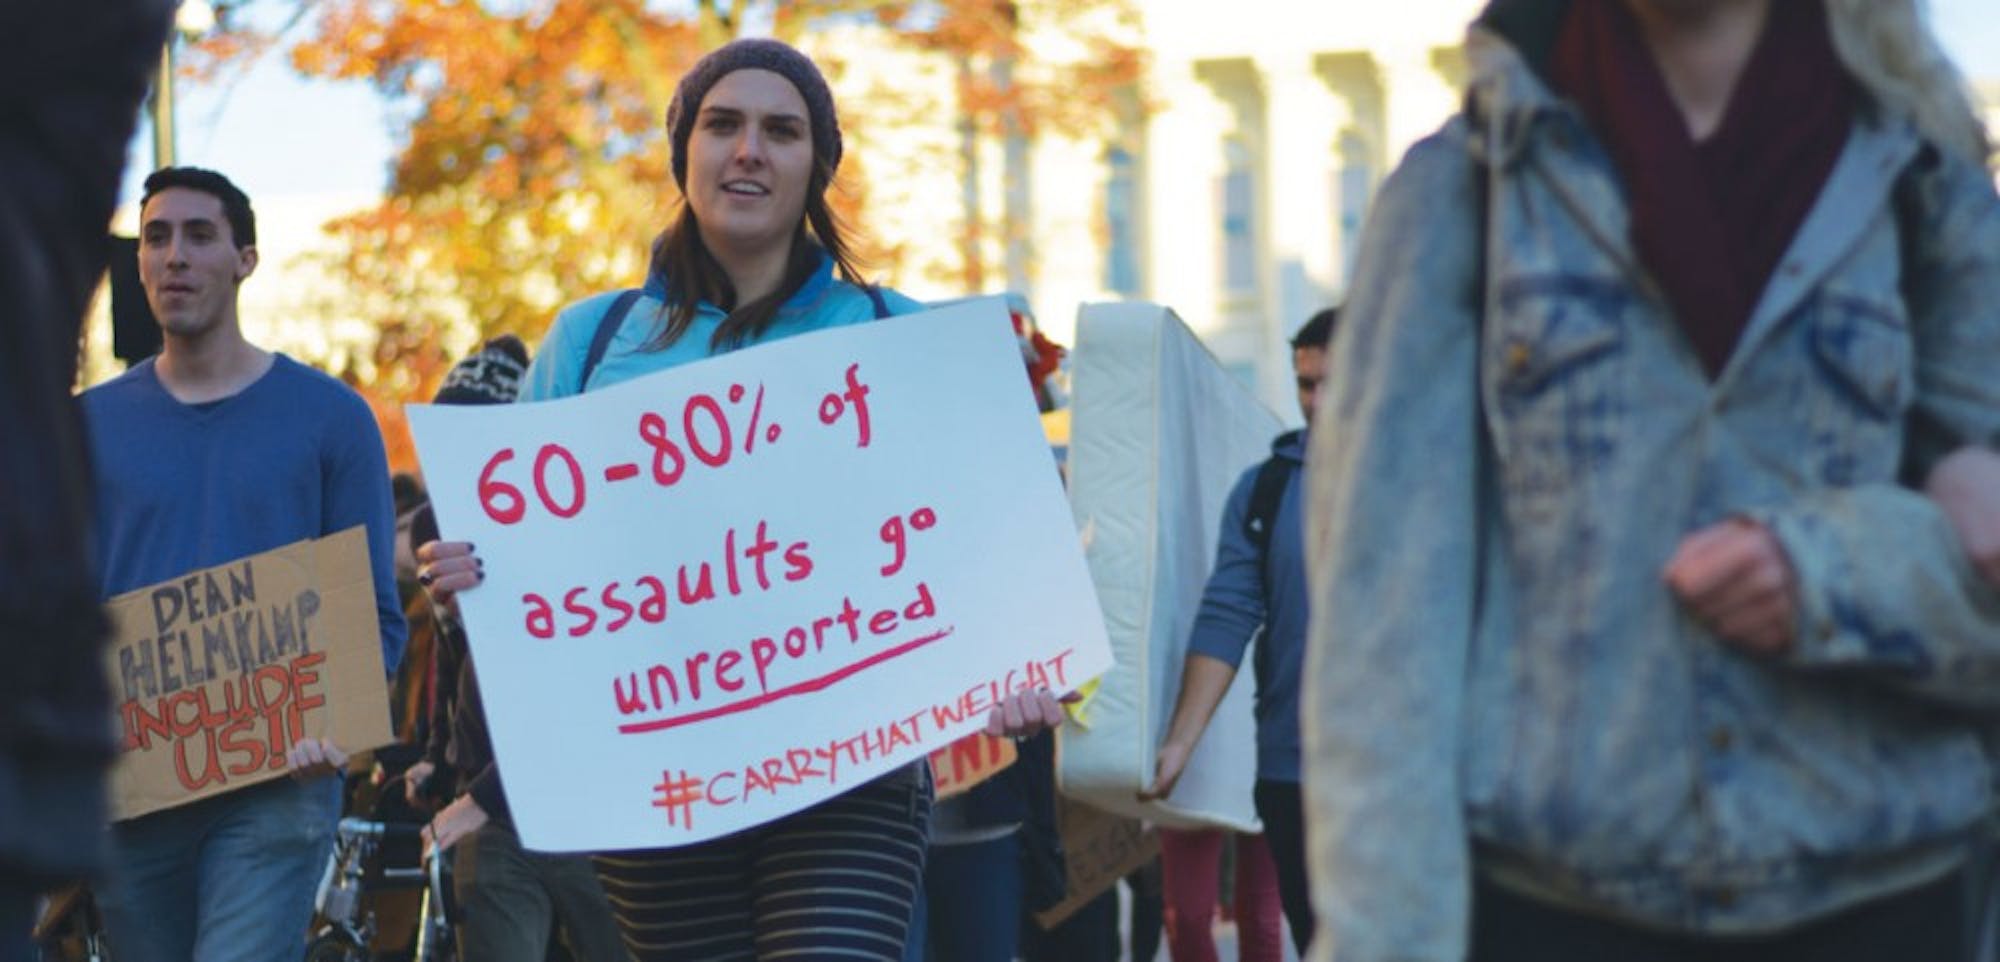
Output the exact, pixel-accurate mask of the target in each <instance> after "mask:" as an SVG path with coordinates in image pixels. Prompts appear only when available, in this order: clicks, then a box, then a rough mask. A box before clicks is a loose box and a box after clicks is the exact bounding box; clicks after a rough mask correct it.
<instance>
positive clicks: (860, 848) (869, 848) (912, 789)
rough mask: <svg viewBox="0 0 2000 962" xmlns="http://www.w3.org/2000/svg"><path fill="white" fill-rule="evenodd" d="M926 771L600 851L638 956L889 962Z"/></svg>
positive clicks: (919, 827)
mask: <svg viewBox="0 0 2000 962" xmlns="http://www.w3.org/2000/svg"><path fill="white" fill-rule="evenodd" d="M930 810H931V786H930V779H929V773H928V772H927V771H926V772H922V773H921V774H920V775H918V776H917V777H912V775H911V773H909V772H900V771H899V772H894V773H891V774H889V775H886V776H884V777H882V778H879V779H876V780H875V781H873V782H869V783H868V784H866V785H862V786H860V787H858V788H855V789H853V790H852V791H849V792H847V793H846V794H844V795H840V796H837V797H835V798H831V799H828V800H826V801H824V802H821V803H820V804H818V805H815V806H813V807H812V808H809V809H806V810H805V811H803V812H799V813H797V814H794V815H790V816H787V817H785V818H782V819H779V820H778V821H776V822H772V823H770V824H768V825H760V826H758V827H756V828H752V829H746V830H744V831H741V832H737V833H736V834H734V835H729V836H725V837H723V838H719V839H714V840H712V841H708V842H702V843H699V844H696V845H690V846H686V847H683V848H673V849H660V850H655V851H647V852H633V853H626V854H618V855H599V856H597V857H596V861H597V876H598V879H599V880H601V881H602V882H603V883H604V892H605V895H606V896H607V897H608V898H609V899H610V902H611V911H612V914H613V915H615V916H616V917H617V919H618V928H619V930H620V931H621V932H623V933H624V936H625V945H626V947H627V948H629V949H631V951H632V957H633V959H635V960H636V962H653V960H663V962H664V960H669V959H671V960H674V962H684V960H718V962H720V960H752V962H769V960H775V959H825V958H836V959H880V960H884V962H897V960H900V959H901V958H902V957H903V942H904V938H905V935H906V934H907V932H908V929H909V925H910V907H911V905H912V904H913V902H914V900H915V898H916V892H917V888H918V886H920V885H922V884H923V870H924V848H925V839H926V836H927V834H928V831H929V825H930Z"/></svg>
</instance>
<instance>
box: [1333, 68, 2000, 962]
mask: <svg viewBox="0 0 2000 962" xmlns="http://www.w3.org/2000/svg"><path fill="white" fill-rule="evenodd" d="M1468 50H1469V53H1470V54H1471V56H1472V60H1473V67H1474V76H1475V80H1474V84H1473V93H1472V101H1471V102H1472V105H1473V108H1474V115H1475V116H1477V117H1478V118H1480V122H1479V123H1478V124H1473V123H1469V122H1468V121H1467V120H1466V119H1464V118H1459V119H1454V120H1453V121H1452V122H1450V123H1449V124H1448V125H1447V126H1446V127H1445V128H1444V129H1443V130H1442V131H1440V132H1439V133H1437V134H1435V135H1433V136H1431V137H1430V138H1428V139H1426V140H1424V141H1422V142H1421V143H1419V144H1418V145H1417V146H1415V147H1414V148H1412V150H1411V151H1410V153H1409V155H1408V156H1407V157H1406V158H1405V159H1404V161H1403V164H1402V166H1401V167H1400V168H1399V169H1398V170H1397V171H1396V172H1395V174H1394V175H1393V176H1392V177H1391V178H1390V179H1389V180H1388V182H1387V183H1386V184H1385V185H1384V187H1383V189H1382V192H1381V194H1380V197H1379V199H1378V200H1377V201H1376V207H1375V210H1374V211H1373V213H1372V214H1371V219H1370V222H1369V225H1368V227H1367V229H1366V231H1365V233H1364V236H1363V241H1362V250H1361V252H1360V258H1359V261H1358V262H1357V264H1356V269H1355V272H1354V277H1355V278H1356V279H1357V282H1356V285H1355V287H1354V289H1353V290H1352V292H1351V294H1350V297H1349V300H1348V304H1347V311H1346V313H1345V315H1344V317H1343V321H1344V323H1343V325H1342V329H1341V331H1340V333H1339V334H1338V335H1336V339H1335V342H1334V345H1333V350H1332V352H1331V354H1330V361H1331V366H1330V367H1331V369H1330V370H1329V371H1328V375H1329V376H1328V384H1330V385H1332V386H1333V389H1332V390H1331V391H1329V392H1328V395H1327V397H1325V398H1323V399H1322V405H1323V406H1322V409H1321V411H1320V412H1319V414H1318V416H1317V419H1316V423H1317V424H1318V425H1319V428H1320V430H1318V431H1317V432H1315V438H1314V442H1313V449H1312V452H1311V458H1310V460H1311V463H1312V472H1313V478H1314V480H1313V485H1314V490H1313V491H1312V494H1311V498H1310V500H1311V506H1310V509H1309V516H1310V521H1309V525H1308V527H1309V530H1310V531H1311V532H1312V540H1313V544H1312V547H1311V549H1310V583H1311V585H1312V592H1313V600H1314V607H1313V626H1312V630H1311V641H1310V645H1309V648H1310V650H1309V653H1308V656H1307V659H1306V662H1307V664H1306V682H1305V686H1306V687H1305V704H1306V705H1308V706H1310V707H1309V709H1308V711H1307V714H1306V715H1305V717H1304V734H1305V751H1306V759H1307V765H1306V768H1307V776H1308V777H1307V784H1306V791H1305V797H1306V799H1307V802H1308V805H1309V809H1308V812H1307V814H1308V817H1309V818H1310V819H1311V821H1312V823H1313V826H1314V832H1313V834H1312V837H1311V839H1310V842H1311V848H1312V851H1311V858H1312V864H1313V865H1314V867H1315V875H1314V879H1313V884H1314V887H1315V891H1314V904H1315V908H1316V910H1317V914H1318V917H1319V919H1320V924H1321V925H1322V927H1323V928H1322V931H1323V933H1325V934H1326V935H1330V936H1331V938H1330V939H1329V938H1324V937H1323V938H1322V939H1321V940H1320V942H1319V944H1318V946H1317V948H1316V951H1315V953H1314V958H1315V959H1318V960H1321V962H1325V960H1328V959H1339V960H1342V962H1355V960H1384V959H1424V960H1433V959H1434V960H1441V962H1445V960H1450V962H1455V960H1458V959H1461V958H1463V956H1464V951H1465V937H1466V921H1467V910H1468V905H1467V902H1468V895H1467V893H1468V878H1469V875H1470V873H1471V871H1473V870H1474V869H1475V867H1476V868H1477V869H1479V870H1481V871H1483V872H1486V873H1487V874H1488V875H1489V876H1490V877H1492V878H1493V879H1495V880H1496V881H1497V882H1499V883H1501V884H1503V885H1507V886H1510V887H1512V888H1515V889H1517V890H1523V891H1527V892H1529V893H1530V894H1534V895H1537V896H1540V897H1543V898H1545V899H1551V900H1555V901H1557V902H1559V903H1562V904H1566V905H1570V906H1572V907H1577V908H1583V909H1586V910H1588V911H1591V912H1595V913H1600V914H1608V915H1610V916H1613V917H1616V918H1622V919H1626V920H1630V921H1633V922H1637V923H1642V924H1646V925H1652V926H1657V927H1662V928H1666V929H1670V930H1679V931H1689V932H1699V933H1747V932H1759V931H1769V930H1774V929H1778V928H1782V927H1786V926H1789V925H1793V924H1795V923H1798V922H1801V921H1804V920H1807V919H1810V918H1814V917H1818V916H1822V915H1824V914H1826V913H1829V912H1832V911H1835V910H1838V909H1840V908H1842V907H1845V906H1848V905H1851V904H1854V903H1856V902H1858V901H1861V900H1865V899H1869V898H1873V897H1877V896H1881V895H1884V894H1887V893H1890V892H1894V891H1898V890H1902V889H1907V888H1909V887H1911V886H1913V885H1915V884H1918V883H1921V882H1924V881H1927V880H1930V879H1933V878H1936V877H1938V876H1940V875H1942V874H1943V873H1944V872H1946V871H1949V870H1950V869H1951V868H1952V867H1953V866H1954V865H1955V864H1957V862H1958V861H1959V860H1960V859H1961V858H1962V854H1963V844H1962V843H1963V840H1964V839H1965V838H1966V836H1967V834H1968V832H1969V831H1970V830H1971V829H1972V828H1973V826H1974V825H1975V824H1977V823H1978V822H1979V821H1980V820H1981V819H1982V818H1985V817H1986V816H1987V815H1988V814H1989V813H1990V812H1992V810H1993V808H1994V787H1995V784H1994V783H1995V780H1994V767H1993V763H1992V760H1991V759H1989V758H1988V756H1987V755H1986V753H1985V752H1984V751H1983V750H1982V748H1981V745H1980V741H1979V739H1978V737H1977V734H1976V732H1977V729H1978V726H1979V725H1980V724H1981V716H1982V714H1984V715H1985V718H1986V719H1987V720H1988V721H1989V722H1990V717H1991V715H1990V713H1991V712H1992V711H1994V709H1995V708H1996V707H2000V592H1995V591H1994V590H1993V589H1992V588H1990V587H1989V586H1987V585H1985V584H1984V583H1983V582H1981V581H1980V580H1979V579H1978V578H1977V577H1976V576H1975V575H1974V573H1973V571H1972V569H1971V567H1970V565H1969V563H1968V562H1967V560H1966V558H1965V557H1964V553H1963V550H1962V549H1961V547H1960V546H1959V544H1958V542H1957V540H1956V537H1955V534H1954V532H1953V531H1952V529H1951V528H1950V527H1949V525H1948V524H1947V522H1946V521H1945V519H1944V517H1943V516H1942V514H1941V513H1940V511H1939V510H1938V509H1937V507H1936V506H1935V505H1934V504H1933V503H1932V502H1930V501H1929V500H1927V499H1926V498H1924V497H1922V496H1920V495H1919V494H1917V493H1915V492H1912V491H1910V490H1908V489H1906V488H1904V487H1900V486H1898V484H1897V478H1898V471H1899V466H1900V465H1901V462H1902V459H1903V456H1904V454H1905V452H1906V451H1908V450H1916V451H1919V452H1936V451H1938V450H1942V449H1945V448H1948V447H1950V446H1951V445H1952V444H1954V443H1958V442H1960V441H1963V440H1967V439H1978V440H1983V441H1987V442H1993V441H1995V440H2000V199H1996V197H1995V194H1994V187H1993V183H1992V181H1991V179H1990V177H1989V175H1988V174H1987V172H1985V171H1984V170H1981V169H1980V168H1979V167H1978V166H1976V165H1975V164H1973V163H1971V162H1969V161H1968V160H1965V159H1963V158H1959V157H1956V156H1951V155H1948V154H1944V153H1942V152H1940V151H1938V150H1936V149H1933V148H1931V147H1929V146H1927V145H1926V144H1924V143H1923V142H1922V141H1920V140H1919V138H1918V137H1917V136H1916V134H1915V133H1914V132H1913V130H1912V129H1911V128H1909V127H1908V126H1907V125H1906V124H1905V123H1904V122H1903V121H1901V120H1900V119H1899V118H1897V117H1894V116H1885V115H1882V114H1880V113H1878V112H1876V111H1874V110H1872V109H1871V110H1868V111H1866V112H1864V113H1862V114H1861V115H1860V116H1857V118H1856V122H1855V126H1854V130H1853V134H1852V136H1851V137H1850V139H1849V141H1848V143H1847V145H1846V146H1845V148H1844V150H1843V152H1842V154H1841V156H1840V158H1839V160H1838V162H1837V163H1836V165H1835V167H1834V169H1833V171H1832V172H1831V174H1830V175H1829V177H1828V180H1827V183H1826V185H1825V187H1824V188H1823V190H1822V191H1821V196H1820V198H1819V200H1818V201H1817V203H1816V206H1815V207H1814V209H1813V210H1812V212H1811V213H1810V215H1809V216H1808V217H1807V219H1806V221H1805V222H1804V224H1803V225H1802V226H1801V227H1800V229H1799V231H1798V234H1797V236H1796V237H1795V238H1794V240H1793V243H1792V246H1791V248H1790V249H1789V251H1788V252H1787V253H1786V255H1785V257H1784V258H1783V260H1782V261H1781V262H1780V265H1779V267H1778V269H1777V270H1776V271H1775V272H1774V274H1773V276H1772V278H1771V280H1770V282H1769V284H1768V286H1767V287H1766V289H1765V290H1764V292H1763V296H1762V299H1761V301H1760V302H1759V303H1758V305H1757V307H1756V309H1755V312H1754V313H1753V315H1752V317H1751V318H1750V321H1749V326H1748V328H1747V329H1746V331H1745V333H1744V335H1743V337H1742V340H1741V342H1740V343H1739V345H1738V347H1737V349H1736V352H1735V354H1734V356H1732V358H1731V359H1730V360H1729V363H1728V365H1727V367H1726V368H1725V369H1724V370H1723V371H1722V373H1721V374H1720V375H1719V376H1718V377H1717V378H1715V379H1714V380H1713V381H1712V382H1711V380H1710V379H1709V378H1708V377H1707V376H1705V375H1704V373H1703V370H1702V367H1701V364H1700V363H1699V362H1698V361H1697V359H1696V357H1695V355H1694V353H1693V351H1692V350H1691V349H1690V348H1689V347H1688V345H1687V343H1686V341H1685V340H1684V338H1683V337H1682V335H1681V333H1680V330H1679V328H1678V325H1677V324H1676V323H1675V321H1674V319H1673V317H1672V316H1671V315H1670V314H1669V311H1668V308H1667V307H1666V305H1665V304H1664V302H1663V301H1662V299H1661V297H1660V295H1659V293H1658V289H1657V286H1656V285H1655V284H1653V283H1652V282H1651V281H1650V280H1649V279H1648V278H1647V277H1646V276H1645V274H1644V272H1643V270H1642V268H1641V267H1640V266H1639V262H1638V260H1637V258H1636V256H1635V254H1634V252H1633V248H1632V245H1631V242H1630V239H1629V237H1630V232H1629V230H1628V220H1629V213H1628V210H1627V207H1626V205H1625V202H1624V200H1623V197H1622V195H1621V192H1620V187H1619V182H1618V179H1617V176H1616V173H1615V171H1614V170H1613V168H1612V165H1611V162H1610V160H1609V159H1608V156H1607V154H1606V152H1605V151H1604V149H1603V148H1602V147H1601V146H1600V144H1599V142H1598V141H1597V140H1596V138H1595V136H1594V135H1593V134H1592V133H1591V131H1589V130H1588V129H1587V128H1586V127H1585V124H1584V122H1583V120H1582V117H1581V115H1580V114H1579V113H1578V112H1577V111H1576V110H1575V109H1574V108H1573V107H1572V106H1570V105H1569V104H1567V103H1565V102H1562V101H1560V100H1558V99H1557V98H1556V97H1555V96H1554V95H1553V94H1552V93H1551V92H1550V91H1549V90H1548V88H1547V87H1546V86H1545V85H1544V84H1543V83H1542V81H1541V80H1540V79H1539V78H1538V77H1537V76H1536V74H1535V73H1534V72H1533V70H1532V69H1531V67H1530V66H1529V65H1528V64H1526V63H1525V62H1524V61H1523V60H1522V59H1521V57H1520V56H1519V55H1518V54H1517V53H1516V51H1515V49H1514V48H1512V47H1510V46H1508V45H1507V44H1506V43H1505V42H1503V41H1501V40H1500V39H1499V38H1497V37H1495V36H1493V35H1491V34H1489V33H1486V32H1485V31H1483V30H1480V29H1475V31H1474V37H1473V41H1472V43H1471V44H1470V45H1469V47H1468ZM1475 177H1485V178H1488V181H1487V186H1486V187H1485V189H1484V190H1483V191H1482V190H1481V189H1479V188H1476V187H1475V181H1474V178H1475ZM1482 193H1483V194H1484V196H1485V197H1486V198H1487V199H1488V200H1489V201H1490V206H1489V208H1488V210H1489V213H1488V215H1487V216H1486V217H1485V218H1482V217H1481V216H1480V215H1479V213H1478V207H1477V206H1476V205H1477V203H1478V201H1479V199H1480V197H1481V195H1482ZM1482 224H1483V225H1484V227H1485V231H1486V234H1485V237H1486V238H1490V239H1491V240H1492V243H1491V245H1490V247H1487V248H1486V250H1487V251H1488V253H1487V255H1486V258H1485V262H1484V264H1485V266H1484V271H1483V275H1482V270H1481V250H1482V247H1481V244H1480V241H1481V240H1482V239H1483V238H1482V237H1481V227H1482ZM1482 276H1483V278H1484V284H1483V285H1482V284H1481V278H1482ZM1489 445H1490V446H1489ZM1482 451H1484V452H1485V453H1482ZM1738 515H1740V516H1748V517H1751V518H1755V519H1757V520H1760V521H1762V522H1764V523H1765V524H1767V525H1768V526H1769V527H1770V529H1771V530H1772V531H1773V532H1775V533H1776V535H1777V537H1778V539H1779V541H1780V542H1781V543H1782V545H1783V548H1784V550H1785V552H1786V553H1787V555H1788V556H1789V558H1790V561H1791V564H1792V567H1793V570H1794V573H1795V575H1796V579H1797V586H1798V591H1797V595H1796V601H1797V608H1798V613H1799V620H1798V626H1799V634H1798V637H1797V641H1796V645H1795V648H1794V649H1793V650H1792V652H1791V653H1790V654H1789V655H1787V656H1784V657H1782V658H1779V659H1775V660H1769V661H1765V660H1758V659H1754V658H1750V657H1747V656H1745V655H1742V654H1739V653H1737V652H1736V651H1735V650H1733V649H1731V648H1730V647H1728V646H1727V645H1725V644H1723V643H1722V642H1720V641H1719V640H1718V639H1717V638H1716V637H1715V636H1713V635H1712V634H1710V633H1709V632H1708V631H1706V630H1704V628H1703V627H1702V626H1701V625H1700V624H1699V623H1697V622H1696V621H1695V620H1694V619H1693V618H1691V617H1690V616H1688V615H1687V614H1686V613H1685V611H1684V610H1683V609H1682V608H1681V607H1680V606H1679V605H1678V604H1677V603H1676V602H1675V600H1674V599H1673V598H1672V597H1671V596H1670V595H1669V593H1668V592H1667V590H1666V589H1665V588H1664V586H1663V585H1662V582H1661V577H1660V572H1661V569H1662V568H1663V567H1664V565H1665V563H1666V562H1667V560H1668V558H1669V557H1670V556H1671V555H1672V553H1673V551H1674V549H1675V547H1676V545H1677V544H1678V542H1679V541H1680V539H1681V538H1682V537H1684V536H1685V535H1687V534H1688V533H1690V532H1692V531H1694V530H1696V529H1699V528H1702V527H1704V526H1707V525H1709V524H1712V523H1715V522H1717V521H1720V520H1722V519H1725V518H1728V517H1731V516H1738Z"/></svg>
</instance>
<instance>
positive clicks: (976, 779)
mask: <svg viewBox="0 0 2000 962" xmlns="http://www.w3.org/2000/svg"><path fill="white" fill-rule="evenodd" d="M1020 757H1021V753H1020V752H1019V751H1018V750H1016V749H1015V748H1014V741H1013V739H1009V738H995V737H993V736H992V735H988V734H986V733H985V732H980V733H979V734H977V735H967V736H965V737H964V738H961V739H959V740H958V741H955V742H952V743H951V745H950V746H948V747H945V748H940V749H938V750H937V751H934V752H932V753H931V782H932V784H934V785H935V786H936V787H937V798H938V800H939V801H943V800H945V799H947V798H950V797H952V796H954V795H963V794H965V793H966V792H967V791H969V790H971V789H972V787H973V786H975V785H978V784H979V783H980V782H983V781H985V780H987V779H989V778H992V777H993V776H995V775H998V774H1000V773H1001V772H1004V771H1006V770H1007V766H1009V765H1012V764H1014V762H1015V760H1016V759H1018V758H1020Z"/></svg>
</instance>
